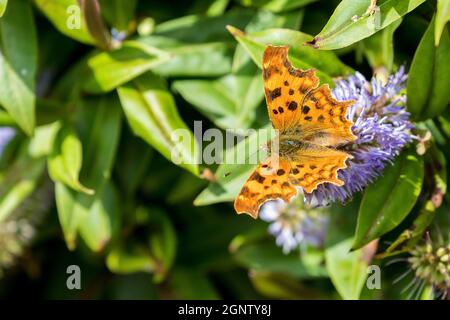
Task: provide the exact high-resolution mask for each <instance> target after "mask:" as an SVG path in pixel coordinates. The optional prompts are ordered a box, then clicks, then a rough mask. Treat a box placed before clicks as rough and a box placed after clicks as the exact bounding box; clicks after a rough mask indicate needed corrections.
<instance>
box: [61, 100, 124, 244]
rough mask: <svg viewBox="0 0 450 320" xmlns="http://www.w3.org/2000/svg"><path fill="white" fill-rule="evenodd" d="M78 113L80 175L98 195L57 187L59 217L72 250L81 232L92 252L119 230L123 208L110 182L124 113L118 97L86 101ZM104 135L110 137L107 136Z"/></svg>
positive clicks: (62, 185) (63, 186)
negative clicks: (86, 164) (80, 126)
mask: <svg viewBox="0 0 450 320" xmlns="http://www.w3.org/2000/svg"><path fill="white" fill-rule="evenodd" d="M80 108H81V110H80V113H79V114H78V116H79V117H82V119H83V122H82V123H81V125H82V128H81V130H80V139H81V141H86V140H85V139H89V143H88V144H83V145H84V146H86V149H85V150H83V163H89V166H84V167H83V168H82V171H81V174H80V177H81V178H80V180H81V182H82V183H83V185H86V186H87V187H89V188H91V189H93V190H94V191H95V195H93V196H91V195H87V194H85V193H80V192H76V191H74V190H72V189H69V188H68V187H66V186H65V185H64V184H62V183H57V184H56V187H55V198H56V206H57V209H58V216H59V220H60V223H61V226H62V229H63V231H64V238H65V240H66V243H67V246H68V248H69V249H71V250H73V249H74V248H75V246H76V238H77V234H78V232H80V233H81V235H82V237H83V239H84V240H85V242H86V244H87V245H88V246H89V248H90V249H91V250H93V251H100V250H102V249H103V248H104V247H105V245H106V244H107V243H108V242H109V241H110V240H111V238H112V237H113V236H114V234H115V233H116V232H117V226H118V224H119V218H120V209H119V201H118V199H117V193H116V191H115V188H114V186H113V185H112V183H111V182H110V181H109V178H110V174H111V170H112V165H113V163H114V159H115V153H116V149H117V144H118V139H119V134H120V125H121V113H120V106H119V104H118V101H117V97H104V98H102V99H93V100H89V101H84V103H83V104H82V105H81V106H80ZM104 137H108V139H105V138H104Z"/></svg>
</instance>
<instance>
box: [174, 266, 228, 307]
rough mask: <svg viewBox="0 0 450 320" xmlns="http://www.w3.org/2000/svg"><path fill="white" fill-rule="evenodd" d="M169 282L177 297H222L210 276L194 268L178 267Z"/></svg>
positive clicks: (209, 298) (211, 298) (210, 298)
mask: <svg viewBox="0 0 450 320" xmlns="http://www.w3.org/2000/svg"><path fill="white" fill-rule="evenodd" d="M168 282H169V283H170V286H171V288H172V289H173V291H174V293H175V297H176V298H177V299H198V300H213V299H220V294H219V292H217V288H216V287H215V286H214V284H213V283H212V281H211V280H210V279H209V278H208V276H207V275H206V274H204V273H202V272H201V271H199V270H196V269H194V268H185V267H177V268H176V269H175V270H174V271H173V272H172V274H171V277H170V279H168Z"/></svg>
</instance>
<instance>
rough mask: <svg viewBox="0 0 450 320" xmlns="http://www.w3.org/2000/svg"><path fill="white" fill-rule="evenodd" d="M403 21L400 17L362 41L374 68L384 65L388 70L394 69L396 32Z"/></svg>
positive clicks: (365, 52)
mask: <svg viewBox="0 0 450 320" xmlns="http://www.w3.org/2000/svg"><path fill="white" fill-rule="evenodd" d="M401 23H402V19H398V20H397V21H395V22H393V23H391V24H390V25H389V26H387V27H386V28H385V29H383V30H382V31H380V32H377V33H375V34H374V35H372V36H370V37H369V38H367V39H364V41H363V42H362V45H363V49H364V51H363V52H364V54H365V56H366V57H367V60H368V62H369V64H370V66H371V67H372V69H374V70H377V69H379V68H382V67H384V68H386V71H388V72H390V71H391V70H392V66H393V63H394V42H393V40H394V32H395V30H396V29H397V28H398V27H399V26H400V24H401Z"/></svg>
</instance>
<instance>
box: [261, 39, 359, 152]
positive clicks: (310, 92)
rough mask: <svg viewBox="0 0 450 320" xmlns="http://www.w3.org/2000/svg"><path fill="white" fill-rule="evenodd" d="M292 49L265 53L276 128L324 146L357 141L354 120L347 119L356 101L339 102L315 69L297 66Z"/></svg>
mask: <svg viewBox="0 0 450 320" xmlns="http://www.w3.org/2000/svg"><path fill="white" fill-rule="evenodd" d="M288 50H289V47H287V46H268V47H267V48H266V50H265V51H264V56H263V78H264V90H265V94H266V103H267V108H268V113H269V117H270V120H271V121H272V124H273V126H274V128H275V129H279V130H280V132H281V134H296V135H299V136H301V137H302V138H304V139H305V140H308V141H310V142H316V143H317V144H320V145H337V144H341V143H344V142H350V141H353V140H355V139H356V138H355V136H354V135H353V133H352V132H351V126H352V125H353V123H352V122H351V121H350V120H348V119H347V118H346V114H347V109H348V107H349V106H350V105H352V104H353V101H337V100H336V99H334V98H333V96H332V95H331V91H330V88H329V86H328V85H327V84H325V85H322V86H320V87H318V84H319V78H317V76H316V72H315V70H313V69H311V70H306V71H302V70H300V69H297V68H295V67H293V66H292V64H291V62H290V61H289V58H288ZM315 140H317V141H315Z"/></svg>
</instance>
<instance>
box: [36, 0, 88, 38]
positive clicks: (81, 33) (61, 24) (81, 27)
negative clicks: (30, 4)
mask: <svg viewBox="0 0 450 320" xmlns="http://www.w3.org/2000/svg"><path fill="white" fill-rule="evenodd" d="M34 3H35V4H36V6H37V7H38V8H39V10H41V12H42V13H43V14H44V15H45V16H46V17H47V18H48V19H49V20H50V21H51V22H52V23H53V25H54V26H55V28H56V29H58V30H59V31H60V32H61V33H63V34H65V35H66V36H68V37H71V38H72V39H75V40H77V41H80V42H82V43H85V44H93V43H94V39H93V38H92V37H91V35H90V33H89V31H88V29H87V26H86V22H85V19H84V14H83V12H82V11H81V8H80V6H79V4H78V1H77V0H57V1H48V0H34Z"/></svg>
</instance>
